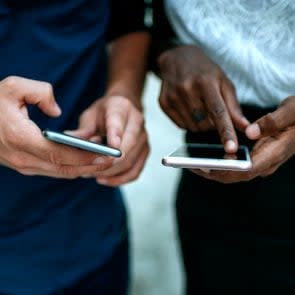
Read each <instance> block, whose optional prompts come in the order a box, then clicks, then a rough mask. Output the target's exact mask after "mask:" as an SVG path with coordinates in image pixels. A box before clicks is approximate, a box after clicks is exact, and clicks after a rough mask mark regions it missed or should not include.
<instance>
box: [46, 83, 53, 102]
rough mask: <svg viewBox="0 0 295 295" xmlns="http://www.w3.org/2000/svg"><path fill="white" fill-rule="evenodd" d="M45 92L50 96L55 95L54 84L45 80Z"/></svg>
mask: <svg viewBox="0 0 295 295" xmlns="http://www.w3.org/2000/svg"><path fill="white" fill-rule="evenodd" d="M44 92H45V95H46V96H47V97H48V98H51V97H53V86H52V84H50V83H48V82H44Z"/></svg>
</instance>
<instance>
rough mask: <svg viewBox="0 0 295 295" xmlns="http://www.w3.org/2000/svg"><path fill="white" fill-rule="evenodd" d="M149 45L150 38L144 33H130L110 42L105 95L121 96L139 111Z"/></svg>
mask: <svg viewBox="0 0 295 295" xmlns="http://www.w3.org/2000/svg"><path fill="white" fill-rule="evenodd" d="M149 45H150V36H149V34H148V33H145V32H136V33H130V34H127V35H124V36H122V37H120V38H117V39H116V40H114V41H113V42H112V44H111V45H110V51H109V73H108V74H109V75H108V77H109V78H108V83H107V91H106V92H107V95H123V96H125V97H126V98H128V99H130V100H131V101H132V102H133V103H134V104H135V105H136V106H137V107H138V108H139V109H141V107H142V106H141V94H142V89H143V85H144V80H145V75H146V71H147V57H148V51H149Z"/></svg>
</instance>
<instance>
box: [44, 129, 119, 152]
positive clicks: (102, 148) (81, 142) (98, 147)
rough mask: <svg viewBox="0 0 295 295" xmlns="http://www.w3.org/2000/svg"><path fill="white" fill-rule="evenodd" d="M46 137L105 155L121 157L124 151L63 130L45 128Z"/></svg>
mask: <svg viewBox="0 0 295 295" xmlns="http://www.w3.org/2000/svg"><path fill="white" fill-rule="evenodd" d="M42 133H43V135H44V137H46V138H47V139H49V140H51V141H54V142H56V143H60V144H65V145H68V146H71V147H75V148H79V149H82V150H85V151H89V152H93V153H98V154H102V155H105V156H111V157H117V158H119V157H121V155H122V152H121V151H120V150H118V149H115V148H112V147H109V146H107V145H103V144H99V143H95V142H92V141H89V140H85V139H81V138H78V137H74V136H71V135H68V134H65V133H62V132H56V131H51V130H44V131H43V132H42Z"/></svg>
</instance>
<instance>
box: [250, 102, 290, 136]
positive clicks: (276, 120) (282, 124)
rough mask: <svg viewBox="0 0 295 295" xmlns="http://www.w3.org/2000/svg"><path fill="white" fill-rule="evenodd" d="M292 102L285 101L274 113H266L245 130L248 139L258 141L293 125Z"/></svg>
mask: <svg viewBox="0 0 295 295" xmlns="http://www.w3.org/2000/svg"><path fill="white" fill-rule="evenodd" d="M293 110H295V104H294V99H293V100H288V99H287V100H286V101H285V102H284V103H283V104H282V105H281V106H280V107H279V108H278V109H277V110H276V111H274V112H272V113H268V114H267V115H265V116H263V117H261V118H260V119H258V120H257V121H256V122H254V123H252V124H251V125H250V126H248V127H247V129H246V135H247V136H248V137H249V138H250V139H253V140H255V139H258V138H261V137H264V136H272V135H275V134H276V133H278V132H280V131H282V130H285V129H286V128H288V127H291V126H294V125H295V116H294V111H293Z"/></svg>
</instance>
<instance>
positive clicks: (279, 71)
mask: <svg viewBox="0 0 295 295" xmlns="http://www.w3.org/2000/svg"><path fill="white" fill-rule="evenodd" d="M165 1H166V2H165V7H166V12H167V15H168V18H169V20H170V22H171V24H172V26H173V28H174V29H175V31H176V33H177V35H178V38H179V40H180V42H181V43H183V44H196V45H198V46H199V47H201V48H202V49H203V50H204V51H205V53H206V54H207V55H208V56H210V58H212V59H213V60H214V61H215V62H216V63H217V64H218V65H219V66H220V67H221V68H222V69H223V71H224V72H225V73H226V74H227V76H228V77H229V78H230V80H231V81H232V82H233V83H234V85H235V87H236V91H237V96H238V99H239V101H240V103H243V104H248V105H255V106H260V107H272V106H276V105H278V104H279V103H280V102H281V101H282V100H284V99H285V98H287V97H288V96H290V95H295V1H294V0H277V1H275V0H165Z"/></svg>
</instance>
